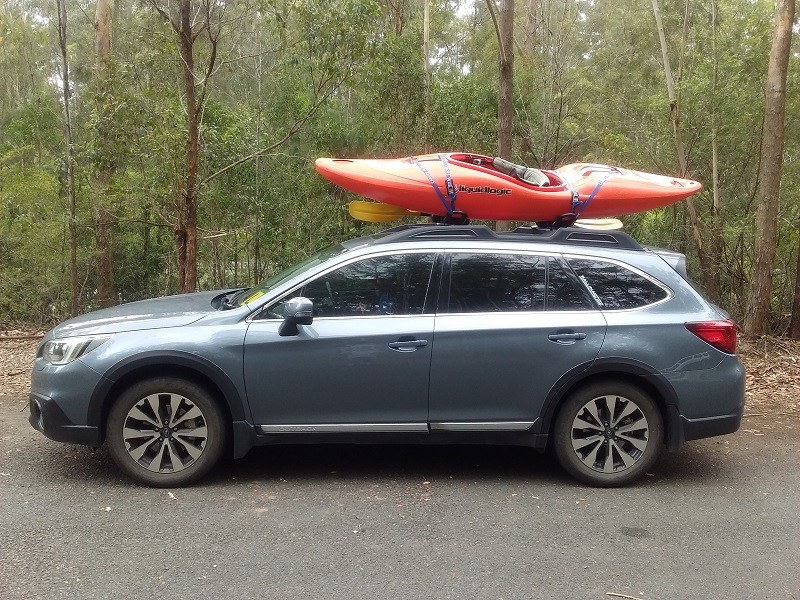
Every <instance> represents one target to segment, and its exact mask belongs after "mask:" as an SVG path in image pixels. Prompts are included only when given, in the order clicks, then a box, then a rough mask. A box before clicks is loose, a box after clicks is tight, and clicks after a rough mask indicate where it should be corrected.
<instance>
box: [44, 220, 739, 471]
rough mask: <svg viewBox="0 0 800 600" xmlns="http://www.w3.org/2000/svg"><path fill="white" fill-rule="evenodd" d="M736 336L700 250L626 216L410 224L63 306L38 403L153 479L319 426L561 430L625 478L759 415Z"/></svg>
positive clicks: (566, 458) (561, 456)
mask: <svg viewBox="0 0 800 600" xmlns="http://www.w3.org/2000/svg"><path fill="white" fill-rule="evenodd" d="M735 349H736V328H735V325H734V324H733V323H732V322H731V321H730V320H729V318H728V315H727V314H726V313H725V312H724V311H722V310H721V309H719V308H717V307H716V306H714V305H712V304H710V303H709V302H708V301H707V300H706V299H705V298H704V297H703V295H702V294H700V293H699V292H698V291H697V290H696V289H695V288H694V287H693V286H692V284H691V283H690V282H689V280H688V277H687V275H686V268H685V257H684V256H683V255H681V254H678V253H675V252H670V251H666V250H659V249H651V248H646V247H643V246H641V245H640V244H639V243H637V242H636V241H635V240H634V239H633V238H631V237H630V236H628V235H627V234H625V233H623V232H619V231H588V230H584V229H579V228H569V227H566V228H560V229H553V230H544V229H537V228H535V227H533V228H528V227H523V228H519V229H517V230H515V231H513V232H507V233H495V232H493V231H492V230H490V229H488V228H486V227H483V226H457V225H450V226H443V225H407V226H401V227H396V228H393V229H389V230H387V231H384V232H383V233H379V234H376V235H372V236H368V237H362V238H358V239H353V240H350V241H347V242H345V243H343V244H340V245H338V246H334V247H332V248H329V249H327V250H323V251H321V252H318V253H317V254H315V255H313V256H311V257H309V258H308V259H306V260H305V261H303V262H302V263H300V264H298V265H296V266H294V267H292V268H290V269H288V270H286V271H284V272H282V273H280V274H278V275H276V276H275V277H273V278H271V279H269V280H267V281H265V282H263V283H262V284H261V285H258V286H256V287H253V288H249V289H240V290H222V291H215V292H200V293H195V294H186V295H179V296H170V297H164V298H157V299H153V300H145V301H141V302H133V303H130V304H125V305H122V306H118V307H115V308H110V309H104V310H99V311H96V312H92V313H89V314H86V315H84V316H81V317H78V318H74V319H71V320H68V321H66V322H64V323H62V324H60V325H58V326H57V327H55V328H54V329H53V330H52V331H50V332H48V333H47V335H46V336H45V338H44V339H43V341H42V343H41V345H40V346H39V348H38V351H37V355H36V361H35V365H34V369H33V377H32V389H31V394H30V422H31V424H32V425H33V426H34V427H35V428H36V429H38V430H39V431H41V432H42V433H44V434H45V435H46V436H48V437H50V438H52V439H54V440H58V441H63V442H73V443H79V444H88V445H92V446H99V445H101V444H103V443H105V444H107V446H108V449H109V452H110V454H111V455H112V457H113V458H114V461H115V462H116V464H117V465H118V466H119V468H120V469H121V470H122V471H123V472H125V473H126V474H128V475H129V476H131V477H132V478H133V479H135V480H136V481H138V482H140V483H143V484H146V485H151V486H180V485H186V484H189V483H192V482H195V481H197V480H198V479H200V478H201V477H203V476H204V475H206V474H207V473H208V472H209V471H210V470H211V469H212V468H213V467H214V466H215V465H216V464H217V463H218V462H219V460H220V459H221V458H222V457H223V455H225V454H226V453H227V454H229V455H230V456H233V457H234V458H238V457H242V456H244V455H245V454H246V453H247V452H248V450H250V449H251V448H252V447H253V446H256V445H265V444H290V443H299V442H300V443H309V442H311V443H317V442H318V443H383V442H391V443H403V442H412V443H420V442H422V443H425V442H427V443H449V444H459V443H489V444H508V445H521V446H529V447H533V448H537V449H542V450H543V449H545V448H546V447H548V446H550V447H551V449H552V451H553V453H554V455H555V457H556V458H557V460H558V462H559V463H560V464H561V465H562V467H563V468H564V469H565V470H566V471H567V472H568V473H570V474H571V475H572V476H574V477H575V478H577V479H578V480H579V481H581V482H583V483H586V484H589V485H595V486H618V485H624V484H627V483H630V482H632V481H634V480H636V479H637V478H639V477H640V476H642V475H643V474H644V473H645V472H647V471H648V470H649V469H650V468H651V467H652V466H653V463H654V461H655V460H656V458H657V457H658V455H659V453H660V452H661V451H662V450H663V449H665V448H666V449H668V450H671V451H675V450H678V449H679V448H680V447H681V445H682V444H683V443H684V442H686V441H687V440H693V439H697V438H703V437H709V436H715V435H720V434H726V433H731V432H734V431H736V430H737V429H738V427H739V424H740V422H741V418H742V411H743V408H744V369H743V367H742V364H741V363H740V362H739V360H738V359H737V357H736V354H735Z"/></svg>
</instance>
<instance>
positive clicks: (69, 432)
mask: <svg viewBox="0 0 800 600" xmlns="http://www.w3.org/2000/svg"><path fill="white" fill-rule="evenodd" d="M28 406H29V408H30V413H31V416H30V417H29V418H28V421H29V422H30V424H31V425H32V426H33V428H34V429H36V430H38V431H41V432H42V433H43V434H44V435H46V436H47V437H49V438H50V439H51V440H55V441H57V442H67V443H70V444H84V445H88V446H99V445H100V444H101V442H102V436H101V435H100V428H99V427H96V426H91V425H76V424H75V423H73V422H72V421H70V419H69V417H67V415H65V414H64V411H62V410H61V408H59V406H58V404H56V403H55V402H54V401H53V400H52V399H51V398H48V397H47V396H42V395H40V394H34V393H32V394H31V395H30V398H29V400H28Z"/></svg>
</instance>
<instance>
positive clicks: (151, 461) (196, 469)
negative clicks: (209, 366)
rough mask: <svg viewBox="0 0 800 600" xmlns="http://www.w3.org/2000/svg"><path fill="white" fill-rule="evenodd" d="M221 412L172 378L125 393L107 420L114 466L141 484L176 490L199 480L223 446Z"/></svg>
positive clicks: (185, 383)
mask: <svg viewBox="0 0 800 600" xmlns="http://www.w3.org/2000/svg"><path fill="white" fill-rule="evenodd" d="M225 435H226V427H225V420H224V416H223V413H222V411H221V410H220V408H219V406H218V405H217V403H216V402H215V401H214V399H213V397H212V396H211V395H210V394H209V393H208V392H207V391H206V390H205V389H204V388H203V387H201V386H199V385H197V384H195V383H192V382H190V381H186V380H184V379H177V378H172V377H161V378H156V379H149V380H146V381H142V382H140V383H137V384H135V385H133V386H132V387H130V388H128V389H127V390H125V391H124V392H123V393H122V394H121V395H120V397H119V398H118V399H117V401H116V402H115V403H114V405H113V406H112V408H111V411H110V413H109V415H108V421H107V422H106V440H107V442H108V448H109V451H110V453H111V456H112V457H113V459H114V462H116V463H117V465H118V466H119V467H120V469H122V470H123V471H124V472H125V473H127V474H128V475H130V476H131V477H133V478H134V479H136V480H137V481H139V482H141V483H144V484H146V485H150V486H155V487H177V486H182V485H187V484H189V483H192V482H194V481H197V480H198V479H200V478H201V477H202V476H203V475H205V474H206V473H207V472H208V471H209V470H210V469H211V468H212V467H214V465H215V464H216V463H217V462H218V461H219V459H220V457H221V455H222V451H223V448H224V447H225Z"/></svg>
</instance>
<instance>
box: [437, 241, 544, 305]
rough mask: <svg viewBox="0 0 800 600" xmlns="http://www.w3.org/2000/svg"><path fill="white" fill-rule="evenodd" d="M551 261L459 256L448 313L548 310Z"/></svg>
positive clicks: (453, 269) (455, 257)
mask: <svg viewBox="0 0 800 600" xmlns="http://www.w3.org/2000/svg"><path fill="white" fill-rule="evenodd" d="M546 273H547V258H546V257H542V256H530V255H524V254H521V255H513V254H455V255H453V257H452V262H451V273H450V300H449V303H448V312H453V313H459V312H460V313H464V312H498V311H526V310H544V298H545V283H546Z"/></svg>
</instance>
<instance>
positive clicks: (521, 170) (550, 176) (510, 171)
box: [447, 153, 564, 188]
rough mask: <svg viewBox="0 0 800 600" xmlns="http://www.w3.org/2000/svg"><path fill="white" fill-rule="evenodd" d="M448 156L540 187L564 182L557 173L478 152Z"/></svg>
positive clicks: (464, 164)
mask: <svg viewBox="0 0 800 600" xmlns="http://www.w3.org/2000/svg"><path fill="white" fill-rule="evenodd" d="M447 158H448V159H449V160H451V161H453V162H455V163H460V164H461V165H462V166H466V167H469V168H473V169H474V168H478V169H487V170H489V171H491V172H493V173H495V174H497V173H500V174H502V175H507V176H509V177H513V178H514V179H516V180H517V181H519V182H521V183H524V184H527V185H531V186H534V187H538V188H543V187H560V186H563V185H564V182H563V181H562V180H561V179H560V178H559V177H558V176H557V175H556V174H555V173H550V172H546V171H541V170H539V169H534V168H533V167H528V166H526V165H519V164H516V163H512V162H511V161H508V160H505V159H502V158H499V157H495V158H492V157H490V156H481V155H478V154H459V153H455V154H448V155H447Z"/></svg>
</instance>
